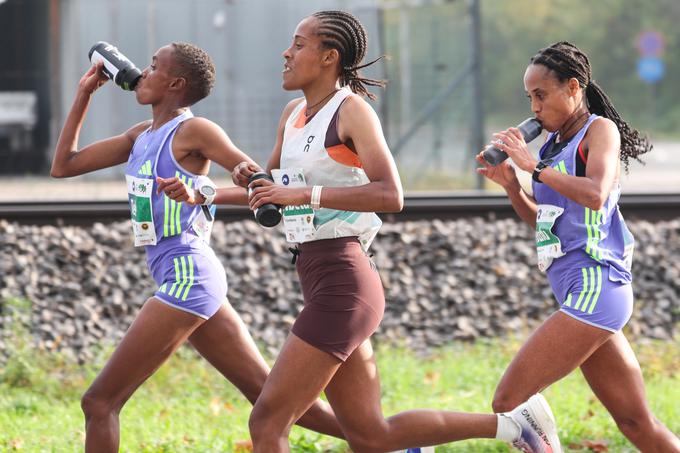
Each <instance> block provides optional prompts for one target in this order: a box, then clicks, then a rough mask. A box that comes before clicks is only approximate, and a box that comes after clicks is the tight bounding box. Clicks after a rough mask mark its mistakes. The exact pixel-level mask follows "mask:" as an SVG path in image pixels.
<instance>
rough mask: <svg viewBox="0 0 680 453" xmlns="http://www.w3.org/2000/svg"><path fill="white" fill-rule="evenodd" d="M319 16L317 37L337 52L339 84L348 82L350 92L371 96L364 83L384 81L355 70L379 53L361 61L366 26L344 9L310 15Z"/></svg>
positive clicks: (365, 45)
mask: <svg viewBox="0 0 680 453" xmlns="http://www.w3.org/2000/svg"><path fill="white" fill-rule="evenodd" d="M312 16H313V17H316V18H317V19H318V20H319V25H318V27H317V29H316V34H317V35H319V36H320V37H321V45H322V46H323V47H324V48H326V49H335V50H337V51H338V53H339V54H340V85H341V86H346V85H349V87H350V89H351V90H352V92H354V93H357V94H360V95H362V96H367V97H368V98H369V99H375V96H374V95H373V94H372V93H369V92H368V90H367V89H366V85H370V86H375V87H384V86H385V83H386V82H385V81H384V80H379V79H369V78H364V77H362V76H361V75H360V74H359V70H360V69H363V68H365V67H367V66H370V65H372V64H373V63H375V62H377V61H379V60H381V59H382V58H383V56H381V57H378V58H376V59H375V60H373V61H371V62H369V63H366V64H364V65H361V64H360V63H361V62H362V60H363V59H364V57H365V56H366V48H367V47H368V40H367V37H366V29H364V26H363V25H362V24H361V22H359V19H357V18H356V17H354V16H353V15H352V14H350V13H347V12H345V11H319V12H317V13H314V14H313V15H312Z"/></svg>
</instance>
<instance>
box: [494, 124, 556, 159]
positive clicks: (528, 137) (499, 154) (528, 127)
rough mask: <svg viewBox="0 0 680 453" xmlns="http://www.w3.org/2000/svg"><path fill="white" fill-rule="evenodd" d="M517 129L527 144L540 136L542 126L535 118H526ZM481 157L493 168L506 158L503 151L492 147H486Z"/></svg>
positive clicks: (506, 155)
mask: <svg viewBox="0 0 680 453" xmlns="http://www.w3.org/2000/svg"><path fill="white" fill-rule="evenodd" d="M517 129H519V131H520V132H521V133H522V137H524V141H525V142H527V143H529V142H530V141H532V140H533V139H535V138H536V137H538V136H539V135H540V134H541V131H542V130H543V126H541V123H540V122H539V121H538V120H537V119H536V118H527V119H526V120H524V121H522V122H521V123H520V124H519V125H518V126H517ZM483 156H484V160H485V161H487V162H488V163H489V164H490V165H493V166H494V167H495V166H496V165H498V164H500V163H501V162H503V161H504V160H505V159H507V158H508V154H507V153H506V152H505V151H501V150H500V149H498V148H496V147H495V146H493V145H489V146H487V147H486V149H485V150H484V154H483Z"/></svg>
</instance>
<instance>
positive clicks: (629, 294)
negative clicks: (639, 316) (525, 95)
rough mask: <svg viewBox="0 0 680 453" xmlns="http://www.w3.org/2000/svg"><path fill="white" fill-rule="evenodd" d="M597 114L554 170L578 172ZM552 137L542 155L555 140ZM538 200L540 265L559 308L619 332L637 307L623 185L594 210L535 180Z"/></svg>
mask: <svg viewBox="0 0 680 453" xmlns="http://www.w3.org/2000/svg"><path fill="white" fill-rule="evenodd" d="M597 118H598V116H597V115H594V114H592V115H590V118H588V121H587V122H586V124H585V125H584V126H583V127H582V128H581V130H579V131H578V132H577V133H576V135H574V137H572V138H571V139H570V140H569V142H568V143H567V145H566V146H565V147H564V148H563V149H562V150H561V151H560V152H559V153H558V154H557V155H555V156H554V157H552V162H551V166H552V168H554V169H555V170H557V171H559V172H561V173H564V174H567V175H576V155H577V153H578V146H579V144H580V143H581V141H582V140H583V137H584V136H585V134H586V132H587V131H588V128H589V127H590V125H591V124H592V123H593V121H595V120H596V119H597ZM555 138H556V133H552V134H550V135H549V137H548V140H547V141H546V143H545V144H544V145H543V147H542V148H541V151H540V153H539V156H540V157H541V158H542V157H543V154H544V153H545V151H546V149H548V147H549V146H550V145H551V143H552V142H553V141H554V140H555ZM532 187H533V192H534V198H535V199H536V203H537V204H538V209H537V215H536V248H537V252H538V265H539V268H540V269H541V271H543V272H546V273H547V276H548V280H549V281H550V285H551V286H552V290H553V293H554V294H555V297H556V299H557V302H558V303H559V304H560V306H561V308H560V310H561V311H562V312H564V313H566V314H567V315H569V316H572V317H574V318H577V319H579V320H581V321H583V322H585V323H587V324H591V325H593V326H596V327H600V328H602V329H606V330H609V331H614V332H615V331H618V330H620V329H621V328H622V327H623V326H624V325H625V324H626V323H627V322H628V319H630V315H631V313H632V307H633V291H632V288H631V281H632V274H631V263H632V255H633V246H634V240H633V235H632V234H631V233H630V231H629V230H628V228H627V226H626V223H625V222H624V220H623V216H622V215H621V212H620V211H619V207H618V201H619V197H620V195H621V190H620V187H618V186H617V187H616V188H615V189H613V190H612V191H611V193H610V194H609V197H608V198H607V201H606V203H605V204H604V206H603V207H602V209H600V210H597V211H595V210H592V209H590V208H587V207H585V206H582V205H580V204H578V203H576V202H575V201H573V200H571V199H569V198H567V197H565V196H563V195H561V194H559V193H558V192H557V191H555V190H553V189H552V188H550V187H549V186H548V185H547V184H542V183H537V182H535V181H534V182H533V183H532Z"/></svg>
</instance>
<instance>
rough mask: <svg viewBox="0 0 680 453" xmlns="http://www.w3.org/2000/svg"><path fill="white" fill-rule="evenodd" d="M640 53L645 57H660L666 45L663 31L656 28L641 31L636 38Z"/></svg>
mask: <svg viewBox="0 0 680 453" xmlns="http://www.w3.org/2000/svg"><path fill="white" fill-rule="evenodd" d="M636 45H637V48H638V51H639V52H640V55H641V56H643V57H658V56H660V55H661V53H662V52H663V49H664V47H665V45H666V42H665V40H664V39H663V36H662V35H661V33H659V32H658V31H656V30H648V31H643V32H642V33H640V34H639V35H638V37H637V40H636Z"/></svg>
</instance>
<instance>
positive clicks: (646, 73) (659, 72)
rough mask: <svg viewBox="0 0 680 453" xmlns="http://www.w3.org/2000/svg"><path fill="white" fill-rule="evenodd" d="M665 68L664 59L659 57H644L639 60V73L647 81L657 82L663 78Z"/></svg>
mask: <svg viewBox="0 0 680 453" xmlns="http://www.w3.org/2000/svg"><path fill="white" fill-rule="evenodd" d="M665 69H666V68H665V66H664V63H663V60H661V59H660V58H658V57H642V58H640V59H639V60H638V64H637V71H638V75H639V76H640V78H641V79H642V80H643V81H645V82H647V83H657V82H658V81H659V80H661V79H662V78H663V73H664V71H665Z"/></svg>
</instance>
